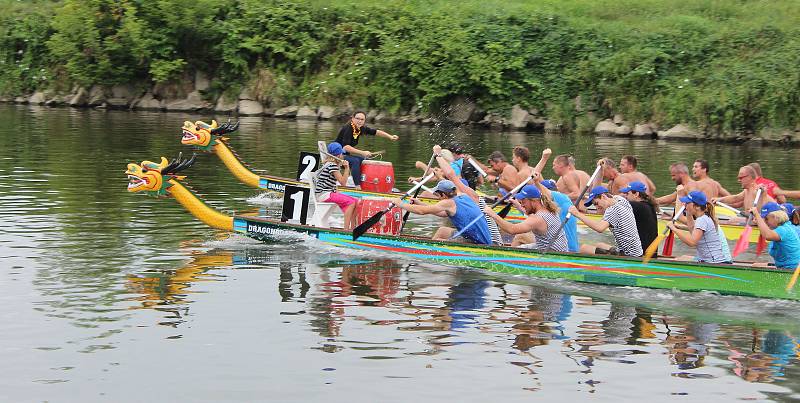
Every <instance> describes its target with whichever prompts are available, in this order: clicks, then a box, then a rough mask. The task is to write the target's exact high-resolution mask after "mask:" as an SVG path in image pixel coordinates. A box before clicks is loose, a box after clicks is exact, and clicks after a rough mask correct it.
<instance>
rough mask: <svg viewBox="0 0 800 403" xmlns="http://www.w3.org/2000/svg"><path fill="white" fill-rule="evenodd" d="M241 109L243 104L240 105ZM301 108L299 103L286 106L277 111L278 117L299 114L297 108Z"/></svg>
mask: <svg viewBox="0 0 800 403" xmlns="http://www.w3.org/2000/svg"><path fill="white" fill-rule="evenodd" d="M240 109H241V105H240ZM298 109H300V108H298V107H297V105H291V106H286V107H283V108H280V109H278V110H277V111H275V117H276V118H293V117H295V116H297V110H298Z"/></svg>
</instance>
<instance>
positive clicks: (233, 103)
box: [214, 95, 263, 112]
mask: <svg viewBox="0 0 800 403" xmlns="http://www.w3.org/2000/svg"><path fill="white" fill-rule="evenodd" d="M258 105H259V106H260V105H261V104H260V103H259V104H258ZM238 107H239V101H238V100H236V99H227V98H225V96H224V95H223V96H221V97H219V99H218V100H217V104H216V105H214V110H215V111H217V112H236V109H237V108H238ZM262 109H263V107H262Z"/></svg>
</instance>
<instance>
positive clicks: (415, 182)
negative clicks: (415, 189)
mask: <svg viewBox="0 0 800 403" xmlns="http://www.w3.org/2000/svg"><path fill="white" fill-rule="evenodd" d="M411 184H412V185H419V181H411ZM420 189H422V190H424V191H426V192H431V193H433V189H431V188H429V187H427V186H425V185H422V187H421V188H420ZM406 213H408V211H406Z"/></svg>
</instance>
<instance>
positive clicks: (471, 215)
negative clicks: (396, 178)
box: [392, 155, 492, 245]
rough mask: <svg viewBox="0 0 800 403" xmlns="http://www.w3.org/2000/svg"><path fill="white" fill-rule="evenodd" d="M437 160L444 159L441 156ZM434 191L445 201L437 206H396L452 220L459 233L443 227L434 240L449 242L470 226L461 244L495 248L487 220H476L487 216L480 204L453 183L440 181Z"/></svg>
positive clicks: (398, 203) (398, 201)
mask: <svg viewBox="0 0 800 403" xmlns="http://www.w3.org/2000/svg"><path fill="white" fill-rule="evenodd" d="M437 158H441V155H437ZM432 190H433V193H435V194H436V195H437V196H439V197H440V198H441V199H442V200H440V201H439V202H437V203H436V204H419V205H418V204H416V203H413V200H412V203H403V202H402V201H401V200H400V199H399V198H395V199H392V203H394V204H395V205H396V206H400V208H401V209H403V210H406V211H410V212H412V213H414V214H419V215H436V216H439V217H448V218H449V219H450V221H451V223H452V224H453V226H454V227H455V228H456V229H453V228H450V227H440V228H439V229H438V230H437V231H436V233H435V234H434V235H433V239H434V240H446V239H449V238H450V236H452V235H453V234H454V233H455V232H456V231H461V230H462V229H464V228H465V227H467V225H469V224H472V225H471V226H469V228H467V229H466V230H465V231H464V232H463V233H462V234H461V236H460V237H459V238H457V240H461V241H466V242H469V243H475V244H479V245H491V244H492V236H491V233H490V232H489V226H488V224H487V223H486V220H485V219H478V220H477V221H476V220H475V219H476V218H478V217H480V218H483V212H482V211H481V209H480V207H478V203H476V202H475V201H474V200H472V198H470V197H469V196H468V195H465V194H461V193H459V192H458V189H457V187H456V184H455V183H453V181H451V180H449V179H442V180H440V181H439V183H437V184H436V187H434V188H433V189H432Z"/></svg>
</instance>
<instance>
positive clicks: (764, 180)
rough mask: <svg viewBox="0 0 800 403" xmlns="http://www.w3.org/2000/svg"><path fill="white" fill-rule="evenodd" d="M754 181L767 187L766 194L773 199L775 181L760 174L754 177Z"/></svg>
mask: <svg viewBox="0 0 800 403" xmlns="http://www.w3.org/2000/svg"><path fill="white" fill-rule="evenodd" d="M756 183H757V184H759V185H764V187H765V188H767V194H768V195H769V197H771V198H773V199H774V198H775V188H776V187H778V184H777V183H775V181H773V180H771V179H767V178H765V177H763V176H762V177H760V178H758V179H756Z"/></svg>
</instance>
